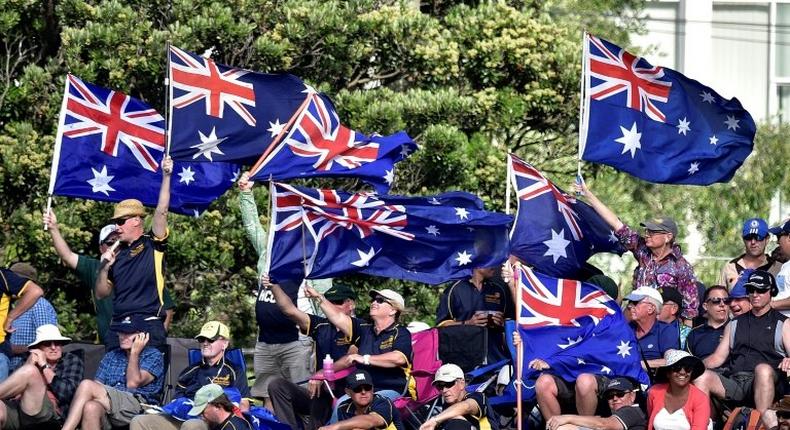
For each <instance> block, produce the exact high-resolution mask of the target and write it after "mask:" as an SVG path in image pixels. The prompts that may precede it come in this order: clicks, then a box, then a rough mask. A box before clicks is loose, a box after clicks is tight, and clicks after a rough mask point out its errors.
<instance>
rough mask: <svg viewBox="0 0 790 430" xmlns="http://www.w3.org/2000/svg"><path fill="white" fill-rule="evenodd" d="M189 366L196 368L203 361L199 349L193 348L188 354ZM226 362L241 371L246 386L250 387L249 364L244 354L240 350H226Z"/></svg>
mask: <svg viewBox="0 0 790 430" xmlns="http://www.w3.org/2000/svg"><path fill="white" fill-rule="evenodd" d="M187 357H188V360H189V365H190V366H194V365H196V364H199V363H200V362H201V361H203V354H202V353H201V352H200V350H199V349H196V348H191V349H190V350H189V351H188V352H187ZM225 360H226V361H228V362H230V363H232V364H234V365H235V366H236V367H237V368H238V369H241V375H240V376H241V377H243V378H244V381H245V385H246V386H247V387H249V380H248V379H247V362H246V361H245V360H244V353H243V352H242V351H241V349H240V348H231V349H227V350H225Z"/></svg>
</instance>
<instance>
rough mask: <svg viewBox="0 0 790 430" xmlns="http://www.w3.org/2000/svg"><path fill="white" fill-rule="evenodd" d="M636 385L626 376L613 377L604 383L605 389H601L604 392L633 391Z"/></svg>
mask: <svg viewBox="0 0 790 430" xmlns="http://www.w3.org/2000/svg"><path fill="white" fill-rule="evenodd" d="M635 390H636V386H635V385H634V384H633V382H631V381H630V380H629V379H628V378H614V379H612V380H610V381H609V383H608V384H606V389H605V390H604V391H603V392H604V393H605V392H607V391H635Z"/></svg>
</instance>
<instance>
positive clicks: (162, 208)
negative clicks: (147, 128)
mask: <svg viewBox="0 0 790 430" xmlns="http://www.w3.org/2000/svg"><path fill="white" fill-rule="evenodd" d="M172 175H173V159H171V158H170V156H167V157H165V159H164V160H163V161H162V186H161V188H159V201H157V203H156V210H154V222H153V226H152V227H151V229H152V230H153V232H154V236H156V237H157V238H160V239H161V238H163V237H165V236H167V212H168V211H169V210H170V177H171V176H172Z"/></svg>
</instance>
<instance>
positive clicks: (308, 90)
mask: <svg viewBox="0 0 790 430" xmlns="http://www.w3.org/2000/svg"><path fill="white" fill-rule="evenodd" d="M302 94H308V95H309V94H318V91H316V90H315V88H313V86H312V85H308V84H307V83H304V89H303V90H302Z"/></svg>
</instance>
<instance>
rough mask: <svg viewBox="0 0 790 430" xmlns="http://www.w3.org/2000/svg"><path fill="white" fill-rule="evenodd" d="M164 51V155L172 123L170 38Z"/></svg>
mask: <svg viewBox="0 0 790 430" xmlns="http://www.w3.org/2000/svg"><path fill="white" fill-rule="evenodd" d="M165 53H166V55H167V72H165V157H169V156H170V132H171V130H172V127H173V124H171V123H170V119H171V118H172V117H173V106H172V105H171V103H170V100H171V99H172V98H173V87H171V86H170V40H168V41H167V42H165Z"/></svg>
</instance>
